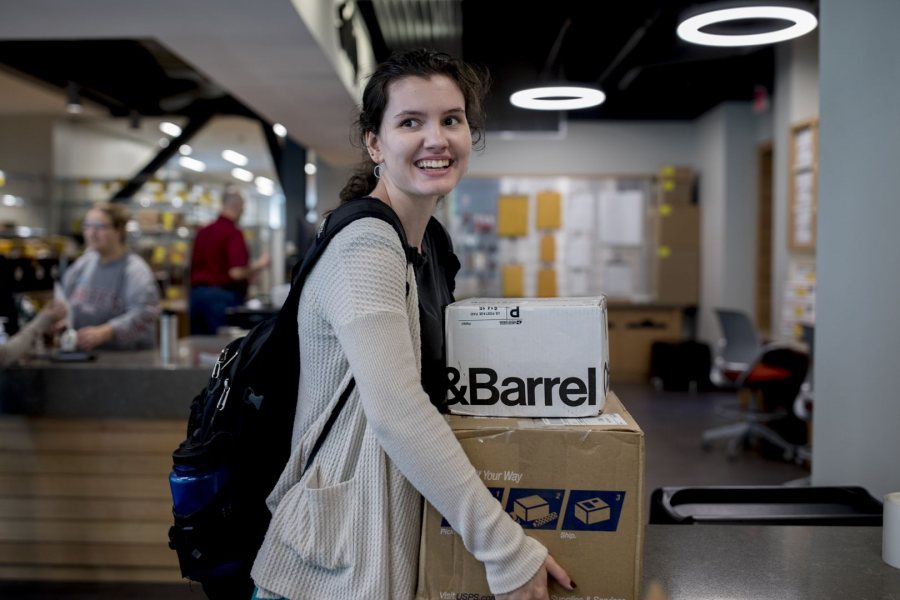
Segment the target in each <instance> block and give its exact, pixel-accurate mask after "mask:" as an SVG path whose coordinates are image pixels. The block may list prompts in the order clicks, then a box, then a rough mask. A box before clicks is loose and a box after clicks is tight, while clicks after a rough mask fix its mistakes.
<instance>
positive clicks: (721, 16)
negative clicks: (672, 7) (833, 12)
mask: <svg viewBox="0 0 900 600" xmlns="http://www.w3.org/2000/svg"><path fill="white" fill-rule="evenodd" d="M705 10H706V12H703V13H701V14H698V15H694V16H691V17H689V18H687V19H685V20H683V21H682V22H681V24H679V25H678V29H677V32H678V37H680V38H681V39H683V40H685V41H687V42H691V43H694V44H701V45H703V46H728V47H735V46H759V45H762V44H774V43H776V42H783V41H785V40H790V39H793V38H796V37H800V36H801V35H806V34H807V33H809V32H810V31H812V30H813V29H815V28H816V26H817V25H818V20H817V19H816V17H815V15H813V14H812V13H811V12H810V11H808V10H804V9H801V8H795V7H790V6H740V7H731V8H720V9H713V10H709V6H706V7H705ZM747 19H768V20H778V21H788V22H790V23H791V24H790V25H789V26H788V27H783V28H781V29H775V30H770V31H763V32H759V31H757V32H754V33H738V34H723V33H709V32H704V31H703V28H704V27H709V26H710V25H715V24H718V23H730V22H733V21H743V20H747Z"/></svg>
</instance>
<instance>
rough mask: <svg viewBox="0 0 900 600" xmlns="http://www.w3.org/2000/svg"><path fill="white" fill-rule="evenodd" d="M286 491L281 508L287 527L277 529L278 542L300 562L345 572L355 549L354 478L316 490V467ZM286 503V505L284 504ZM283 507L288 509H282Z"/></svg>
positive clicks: (355, 501) (317, 485)
mask: <svg viewBox="0 0 900 600" xmlns="http://www.w3.org/2000/svg"><path fill="white" fill-rule="evenodd" d="M313 469H314V470H313V472H312V473H310V477H309V478H307V479H306V480H305V481H302V482H300V483H299V484H298V485H296V486H295V489H294V490H291V491H290V492H288V496H294V493H295V492H296V496H295V497H293V498H288V497H285V499H284V500H283V501H282V503H281V504H282V506H279V512H280V509H282V507H283V508H284V509H285V510H288V511H290V512H291V513H292V514H291V517H290V518H288V519H287V521H289V522H290V523H292V525H291V526H289V527H287V528H282V529H281V534H282V539H283V541H284V543H286V544H287V545H288V546H289V547H290V548H291V550H293V551H294V552H296V553H297V554H298V556H299V557H300V558H301V560H303V561H304V562H306V563H308V564H311V565H315V566H318V567H321V568H323V569H328V570H330V571H336V570H340V569H346V568H347V567H349V566H351V565H352V564H353V563H354V562H355V561H354V553H355V552H356V551H357V550H358V549H359V543H358V540H357V532H356V528H355V527H354V524H353V521H354V519H353V515H354V511H355V510H358V501H359V498H358V496H357V494H356V489H357V485H356V477H353V478H351V479H349V480H347V481H343V482H341V483H338V484H336V485H330V486H326V487H319V483H320V482H319V479H320V472H319V467H318V466H316V467H313ZM285 501H286V502H285ZM285 504H287V505H288V506H283V505H285Z"/></svg>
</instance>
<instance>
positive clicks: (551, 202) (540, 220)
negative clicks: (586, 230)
mask: <svg viewBox="0 0 900 600" xmlns="http://www.w3.org/2000/svg"><path fill="white" fill-rule="evenodd" d="M561 206H562V197H561V196H560V194H559V192H538V195H537V228H538V229H559V228H560V227H561V226H562V208H561Z"/></svg>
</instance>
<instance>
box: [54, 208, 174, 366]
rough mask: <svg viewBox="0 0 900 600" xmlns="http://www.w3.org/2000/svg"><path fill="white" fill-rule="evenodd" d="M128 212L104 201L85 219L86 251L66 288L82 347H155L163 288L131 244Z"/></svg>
mask: <svg viewBox="0 0 900 600" xmlns="http://www.w3.org/2000/svg"><path fill="white" fill-rule="evenodd" d="M128 217H129V215H128V210H127V209H126V208H125V207H124V206H122V205H121V204H112V203H99V204H95V205H94V206H93V207H92V208H91V209H90V210H89V211H88V212H87V215H86V216H85V218H84V222H83V223H82V231H83V233H84V241H85V244H86V245H87V249H86V250H85V253H84V254H83V255H81V257H80V258H78V260H76V261H75V262H74V263H73V264H72V266H71V267H69V268H68V269H67V270H66V272H65V274H64V275H63V279H62V287H63V291H64V292H65V295H66V299H67V300H68V303H69V310H70V323H71V325H72V327H73V328H74V329H75V330H76V333H77V338H76V343H75V345H76V347H77V348H79V349H81V350H92V349H94V348H99V349H119V350H134V349H140V348H152V347H153V346H154V344H155V340H156V320H157V318H158V316H159V288H158V286H157V284H156V279H155V278H154V276H153V272H152V271H151V270H150V267H149V266H148V265H147V263H146V262H144V260H143V259H142V258H141V257H139V256H137V255H136V254H134V253H133V252H131V251H130V250H129V249H128V247H127V246H126V244H125V224H126V223H127V222H128Z"/></svg>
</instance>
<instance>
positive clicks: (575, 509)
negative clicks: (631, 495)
mask: <svg viewBox="0 0 900 600" xmlns="http://www.w3.org/2000/svg"><path fill="white" fill-rule="evenodd" d="M624 501H625V492H607V491H604V492H601V491H596V490H572V491H571V492H569V504H568V506H567V508H566V515H565V517H564V518H563V525H562V528H563V529H564V530H570V531H615V530H616V529H617V528H618V526H619V516H620V515H621V514H622V504H623V503H624Z"/></svg>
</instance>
